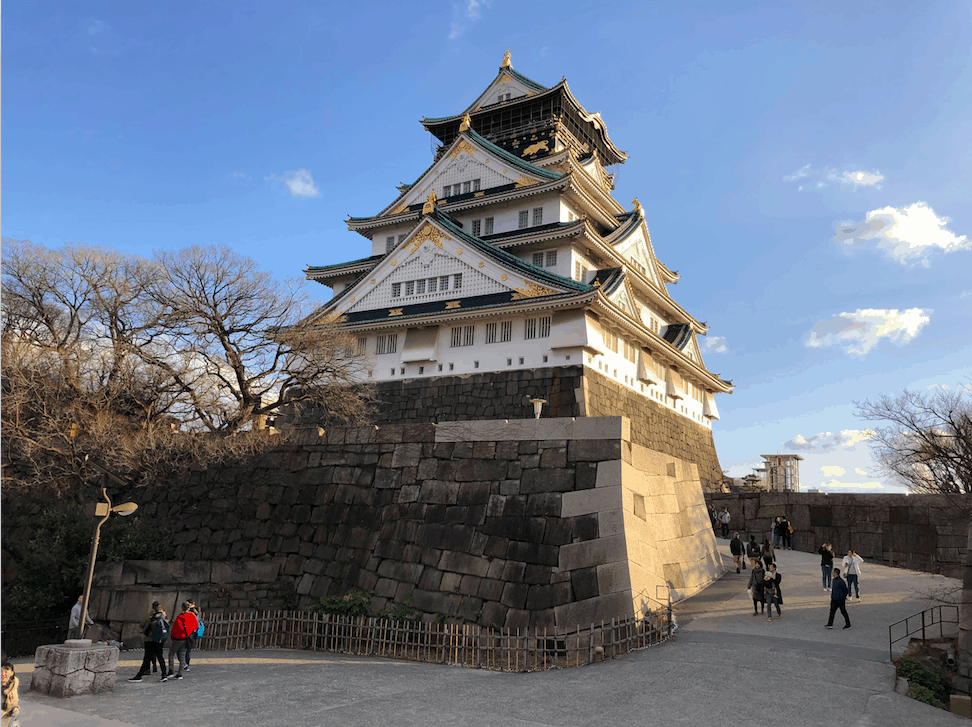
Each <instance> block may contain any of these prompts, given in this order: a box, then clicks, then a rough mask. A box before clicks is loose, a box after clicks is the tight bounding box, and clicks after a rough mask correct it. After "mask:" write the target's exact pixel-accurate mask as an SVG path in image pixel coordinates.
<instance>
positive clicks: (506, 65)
mask: <svg viewBox="0 0 972 727" xmlns="http://www.w3.org/2000/svg"><path fill="white" fill-rule="evenodd" d="M512 67H513V61H511V60H510V49H509V47H507V49H506V55H504V56H503V62H502V63H500V68H512Z"/></svg>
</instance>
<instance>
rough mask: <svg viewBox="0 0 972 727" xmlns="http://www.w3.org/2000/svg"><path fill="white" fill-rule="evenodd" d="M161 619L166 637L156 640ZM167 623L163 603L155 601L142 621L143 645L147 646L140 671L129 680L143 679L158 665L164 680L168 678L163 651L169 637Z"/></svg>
mask: <svg viewBox="0 0 972 727" xmlns="http://www.w3.org/2000/svg"><path fill="white" fill-rule="evenodd" d="M160 621H161V622H162V626H163V630H164V631H165V633H164V634H163V635H162V636H163V637H164V638H162V641H156V638H159V632H158V627H159V626H160V623H159V622H160ZM165 624H166V621H165V611H163V610H162V606H161V604H160V603H159V602H158V601H155V602H154V603H153V604H152V608H151V609H150V610H149V612H148V618H146V619H145V620H144V621H142V645H143V646H144V648H145V654H144V655H143V656H142V666H141V667H139V670H138V673H137V674H136V675H135V676H133V677H132V678H131V679H129V680H128V681H130V682H140V681H142V677H144V676H145V675H146V674H148V673H149V672H150V671H151V672H155V671H156V665H157V666H158V668H159V669H161V670H162V681H166V679H167V678H168V677H167V672H166V670H165V657H164V655H163V653H162V649H163V647H164V646H165V639H167V638H168V629H167V627H166V626H165Z"/></svg>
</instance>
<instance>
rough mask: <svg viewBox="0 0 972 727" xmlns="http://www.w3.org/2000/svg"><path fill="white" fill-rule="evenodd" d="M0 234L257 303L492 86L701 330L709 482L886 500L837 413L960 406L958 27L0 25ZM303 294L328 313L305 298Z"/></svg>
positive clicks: (86, 7)
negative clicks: (83, 246)
mask: <svg viewBox="0 0 972 727" xmlns="http://www.w3.org/2000/svg"><path fill="white" fill-rule="evenodd" d="M2 23H3V60H4V63H3V69H2V82H3V102H4V103H3V112H4V113H3V129H2V183H3V184H2V192H3V196H2V203H3V206H2V213H3V214H2V223H0V226H2V234H3V236H4V237H9V236H12V237H18V238H25V239H31V240H33V241H34V242H36V243H41V244H44V245H47V246H49V247H57V246H59V245H62V244H64V243H67V242H84V243H88V244H95V245H105V246H110V247H115V248H119V249H123V250H127V251H130V252H134V253H139V254H144V255H148V254H150V253H151V252H152V251H153V250H155V249H166V248H178V247H182V246H185V245H189V244H226V245H229V246H230V247H232V248H234V249H235V250H237V251H239V252H241V253H244V254H246V255H249V256H251V257H253V258H254V259H255V260H257V261H258V262H259V263H260V264H261V265H262V266H263V267H264V268H265V269H268V270H272V271H273V273H274V275H275V276H277V277H278V278H280V279H281V280H283V279H285V278H288V277H299V276H301V271H302V270H303V269H304V267H305V266H306V265H327V264H331V263H337V262H342V261H345V260H350V259H355V258H360V257H366V256H368V255H369V254H370V243H369V241H367V240H366V239H365V238H363V237H361V236H359V235H357V234H356V233H352V232H349V231H348V230H347V228H346V225H345V224H344V222H343V221H344V220H345V219H346V218H347V216H348V215H355V216H365V215H372V214H375V213H377V212H378V211H379V210H380V209H382V208H383V207H384V206H385V205H387V204H388V203H389V202H390V201H392V200H393V199H394V198H395V197H396V196H397V191H396V189H395V187H396V186H397V185H398V184H400V183H402V182H406V183H410V182H413V181H414V180H415V179H416V178H417V177H418V175H419V174H420V173H421V172H422V171H423V170H424V169H425V168H426V167H427V166H428V165H429V164H430V163H431V146H430V136H429V134H428V133H427V132H426V131H425V130H424V129H423V128H422V126H421V124H420V123H419V120H420V119H421V118H422V117H423V116H429V117H436V116H446V115H451V114H455V113H458V112H461V111H462V110H463V109H464V108H465V107H466V106H467V105H468V104H469V103H471V102H472V101H473V100H474V99H475V98H476V97H477V96H478V95H479V93H481V92H482V90H483V89H485V87H486V86H487V85H488V84H489V82H490V81H491V80H492V79H493V78H494V77H495V75H496V72H497V69H498V66H499V64H500V62H501V60H502V58H503V53H504V52H505V51H506V49H507V47H509V49H510V51H511V54H512V61H513V66H514V68H515V69H516V70H517V71H519V72H521V73H523V74H525V75H527V76H528V77H530V78H532V79H534V80H536V81H538V82H539V83H542V84H544V85H547V86H552V85H554V84H556V83H557V82H558V81H559V80H560V78H561V77H562V76H564V77H566V78H567V81H568V83H569V85H570V88H571V90H572V91H573V93H574V95H575V96H576V97H577V98H578V100H579V101H580V102H581V103H582V104H583V105H584V106H585V107H586V108H587V110H588V111H590V112H595V111H599V112H601V114H602V117H603V119H604V121H605V122H606V125H607V128H608V131H609V133H610V135H611V138H612V140H613V141H614V142H615V144H616V145H617V146H618V147H619V148H621V149H623V150H624V151H626V152H627V153H628V155H629V159H628V161H627V162H626V163H625V164H624V165H623V166H621V167H620V169H619V176H618V181H617V187H616V190H615V196H616V198H617V199H618V200H619V201H620V202H621V203H622V204H623V205H625V206H626V207H628V208H630V202H631V200H632V199H633V198H634V197H638V199H639V200H640V202H641V204H642V205H643V207H644V208H645V213H646V217H647V220H648V227H649V230H650V232H651V237H652V242H653V245H654V248H655V252H656V254H657V256H658V258H659V260H661V262H663V263H664V264H665V265H667V266H668V267H669V268H670V269H672V270H678V271H679V273H680V275H681V280H680V281H679V283H678V284H677V285H675V286H671V287H670V292H671V294H672V296H673V297H674V298H675V300H676V301H678V302H679V303H680V304H681V305H682V306H683V307H684V308H686V309H687V310H688V311H689V312H690V313H691V314H692V315H693V316H694V317H695V318H697V319H698V320H702V321H706V322H707V323H708V325H709V335H708V336H707V337H705V338H703V339H701V340H700V344H701V345H702V349H703V354H704V356H705V358H706V363H707V365H708V367H709V369H710V370H712V371H714V372H718V373H720V374H721V375H722V377H723V378H727V379H731V380H732V381H733V382H734V384H735V391H734V392H733V393H732V394H731V395H721V396H720V397H718V400H717V401H718V405H719V409H720V414H721V416H722V418H721V420H720V421H718V422H715V423H714V426H713V433H714V438H715V442H716V447H717V450H718V453H719V458H720V461H721V463H722V466H723V468H724V469H725V470H726V471H727V472H728V473H729V474H730V475H733V476H741V475H744V474H748V473H749V472H750V471H751V469H752V468H753V467H755V466H757V465H758V463H759V461H760V457H759V455H761V454H769V453H778V452H782V453H786V452H794V453H797V454H799V455H801V456H802V457H804V461H803V462H802V463H801V470H800V473H801V481H802V485H803V488H804V489H807V488H820V489H821V490H823V491H828V492H834V491H854V492H900V491H903V490H902V489H901V488H900V486H898V485H897V484H896V483H893V482H891V481H889V480H887V479H885V478H882V477H881V476H880V474H879V473H878V472H877V471H876V469H875V466H874V463H873V462H872V460H871V456H870V453H869V450H868V445H867V440H866V436H865V435H864V430H865V429H866V428H867V426H868V424H867V423H866V422H864V421H862V420H861V419H860V418H858V417H857V416H855V402H860V401H864V400H873V399H876V398H877V397H880V396H881V395H883V394H892V395H894V394H898V393H900V392H901V391H903V390H904V389H906V388H907V389H911V390H917V391H922V392H929V393H930V392H933V391H934V388H935V387H942V386H948V387H951V388H952V389H953V390H954V388H955V387H957V386H968V385H972V340H970V331H972V321H970V311H972V158H970V140H972V3H970V2H967V1H966V2H921V3H914V2H854V3H847V2H819V3H818V2H802V1H801V2H796V1H794V2H771V3H756V2H744V3H724V2H712V3H692V2H678V3H675V2H666V3H659V2H649V3H635V2H619V3H608V4H600V5H597V6H595V5H592V4H591V3H589V2H580V1H577V0H566V1H560V2H530V3H525V4H524V3H522V2H510V1H506V0H461V1H460V2H452V3H449V2H434V3H432V2H413V3H398V2H396V3H391V2H368V1H367V0H364V1H361V2H356V3H337V2H298V1H294V2H287V3H247V2H238V1H237V2H217V1H215V0H214V1H209V2H205V3H196V2H194V3H178V2H163V3H131V2H115V3H105V2H97V1H92V2H86V3H74V2H62V3H58V2H36V3H7V4H6V5H5V7H4V12H3V17H2ZM320 295H322V296H323V297H327V295H329V291H327V289H324V288H322V289H321V291H320Z"/></svg>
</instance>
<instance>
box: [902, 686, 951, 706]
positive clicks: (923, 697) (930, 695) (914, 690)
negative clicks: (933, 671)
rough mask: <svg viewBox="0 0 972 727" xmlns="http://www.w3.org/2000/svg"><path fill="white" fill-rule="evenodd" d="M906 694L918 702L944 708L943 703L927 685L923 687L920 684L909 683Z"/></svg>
mask: <svg viewBox="0 0 972 727" xmlns="http://www.w3.org/2000/svg"><path fill="white" fill-rule="evenodd" d="M908 696H909V697H911V698H912V699H915V700H917V701H919V702H924V703H925V704H930V705H931V706H933V707H938V708H939V709H945V703H944V702H942V701H941V700H940V699H938V698H937V697H936V696H935V693H934V692H932V690H931V689H929V688H928V687H923V686H921V685H920V684H911V685H910V686H909V687H908Z"/></svg>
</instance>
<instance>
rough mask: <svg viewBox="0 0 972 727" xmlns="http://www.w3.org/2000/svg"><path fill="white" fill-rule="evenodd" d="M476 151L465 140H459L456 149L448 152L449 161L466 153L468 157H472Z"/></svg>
mask: <svg viewBox="0 0 972 727" xmlns="http://www.w3.org/2000/svg"><path fill="white" fill-rule="evenodd" d="M475 151H476V147H474V146H473V145H472V144H470V143H469V141H467V140H466V139H460V140H459V143H458V144H456V148H455V149H453V150H452V151H451V152H449V159H455V158H456V157H457V156H459V155H460V154H462V153H463V152H466V153H467V154H468V155H469V156H473V152H475Z"/></svg>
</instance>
